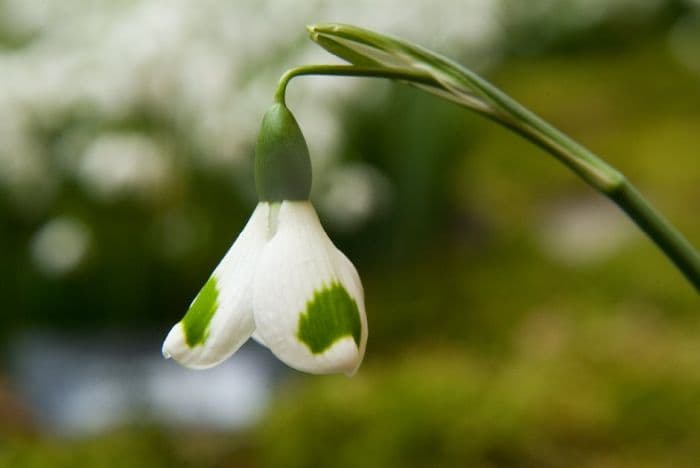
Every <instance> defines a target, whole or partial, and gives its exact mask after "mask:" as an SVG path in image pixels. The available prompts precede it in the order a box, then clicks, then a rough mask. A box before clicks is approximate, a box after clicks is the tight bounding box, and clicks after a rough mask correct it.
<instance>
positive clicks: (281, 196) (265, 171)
mask: <svg viewBox="0 0 700 468" xmlns="http://www.w3.org/2000/svg"><path fill="white" fill-rule="evenodd" d="M255 185H256V188H257V191H258V198H259V199H260V201H267V202H281V201H283V200H308V199H309V192H310V191H311V159H310V157H309V148H308V147H307V145H306V140H305V139H304V135H303V134H302V133H301V129H300V128H299V124H297V121H296V120H295V119H294V116H293V115H292V113H291V112H290V111H289V109H287V107H286V106H285V105H284V104H282V103H279V102H278V103H275V104H273V105H272V107H270V109H269V110H268V111H267V113H266V114H265V117H263V121H262V127H261V129H260V134H259V135H258V142H257V145H256V146H255Z"/></svg>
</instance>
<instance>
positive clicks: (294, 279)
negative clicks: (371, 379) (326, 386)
mask: <svg viewBox="0 0 700 468" xmlns="http://www.w3.org/2000/svg"><path fill="white" fill-rule="evenodd" d="M333 284H336V285H340V286H342V288H343V289H344V291H345V292H347V294H348V295H349V299H350V300H352V301H354V303H355V304H356V305H357V309H358V314H359V319H360V334H359V335H360V336H359V343H356V341H355V339H354V338H353V336H351V335H350V334H347V335H344V336H342V337H339V338H338V339H336V340H334V341H332V344H330V345H329V346H327V347H325V348H324V349H323V351H321V352H318V351H317V352H316V353H314V352H312V350H311V346H310V345H309V344H307V343H305V342H304V341H302V340H301V339H300V317H301V315H302V314H305V313H308V312H307V306H308V304H309V303H310V301H312V300H313V299H314V294H315V293H317V292H319V291H322V290H324V288H327V287H328V286H330V285H333ZM253 311H254V312H253V313H254V317H255V323H256V334H257V335H258V336H259V337H260V338H261V339H262V341H263V342H264V343H265V345H266V346H267V347H268V348H269V349H270V350H271V351H272V352H273V353H274V354H275V355H276V356H277V357H278V358H279V359H280V360H282V361H284V362H285V363H286V364H287V365H289V366H291V367H294V368H296V369H298V370H301V371H304V372H310V373H314V374H327V373H335V372H344V373H346V374H348V375H352V374H353V373H355V371H356V370H357V368H358V367H359V365H360V363H361V362H362V358H363V355H364V351H365V345H366V342H367V319H366V315H365V305H364V294H363V291H362V284H361V283H360V278H359V276H358V274H357V271H356V270H355V267H354V266H353V265H352V263H350V261H349V260H348V259H347V258H346V257H345V256H344V255H343V254H342V253H341V252H340V251H339V250H338V249H337V248H336V247H335V246H334V245H333V243H332V242H331V241H330V239H329V238H328V236H327V235H326V233H325V231H324V230H323V227H322V226H321V223H320V222H319V220H318V216H317V215H316V211H315V210H314V208H313V206H312V205H311V203H309V202H289V201H285V202H282V205H281V207H280V209H279V213H278V217H277V231H276V233H275V235H274V236H273V237H272V239H271V240H270V242H269V243H268V244H267V246H266V247H265V249H264V252H263V254H262V256H261V258H260V261H259V263H258V268H257V270H256V274H255V282H254V285H253Z"/></svg>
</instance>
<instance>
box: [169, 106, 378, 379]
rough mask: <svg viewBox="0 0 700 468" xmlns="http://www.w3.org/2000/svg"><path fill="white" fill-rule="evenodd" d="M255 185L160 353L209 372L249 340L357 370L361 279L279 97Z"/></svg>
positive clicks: (362, 319)
mask: <svg viewBox="0 0 700 468" xmlns="http://www.w3.org/2000/svg"><path fill="white" fill-rule="evenodd" d="M256 185H257V189H258V196H259V199H260V202H259V203H258V205H257V207H256V208H255V210H254V211H253V214H252V215H251V217H250V220H249V221H248V223H247V224H246V226H245V227H244V228H243V230H242V231H241V233H240V235H239V236H238V238H237V239H236V241H235V242H234V243H233V245H232V246H231V248H230V249H229V251H228V253H226V255H225V256H224V258H223V259H222V260H221V262H220V263H219V265H218V266H217V267H216V269H215V270H214V272H213V273H212V275H211V277H210V278H209V280H208V281H207V282H206V284H205V285H204V287H203V288H202V290H201V291H200V292H199V294H198V295H197V297H195V299H194V301H192V304H191V305H190V308H189V310H188V311H187V313H186V314H185V316H184V318H183V319H182V320H181V321H180V322H178V323H177V324H176V325H175V326H174V327H173V328H172V329H171V330H170V333H169V334H168V336H167V338H166V339H165V343H164V344H163V355H164V356H165V357H167V358H171V357H172V358H173V359H175V360H176V361H178V362H179V363H180V364H182V365H184V366H186V367H190V368H193V369H204V368H208V367H212V366H215V365H216V364H219V363H220V362H222V361H223V360H225V359H226V358H228V357H229V356H231V355H232V354H233V353H234V352H236V350H238V348H240V347H241V345H243V343H245V342H246V341H247V340H248V338H250V337H251V336H252V337H253V338H254V339H256V340H257V341H258V342H260V343H261V344H263V345H264V346H267V347H268V348H269V349H270V350H271V351H272V352H273V353H274V354H275V355H276V356H277V357H278V358H279V359H280V360H281V361H283V362H285V363H286V364H287V365H289V366H290V367H293V368H295V369H298V370H300V371H304V372H309V373H313V374H328V373H345V374H348V375H352V374H354V373H355V372H356V371H357V369H358V367H359V366H360V363H361V362H362V358H363V355H364V352H365V345H366V342H367V319H366V315H365V305H364V296H363V290H362V283H361V282H360V278H359V276H358V274H357V271H356V270H355V267H354V266H353V265H352V263H351V262H350V261H349V260H348V259H347V258H346V257H345V255H343V253H342V252H340V251H339V250H338V249H337V248H336V247H335V246H334V245H333V243H332V242H331V240H330V239H329V238H328V236H327V235H326V233H325V231H324V230H323V227H322V226H321V223H320V221H319V219H318V216H317V215H316V211H315V210H314V207H313V206H312V205H311V203H310V202H309V199H308V198H309V191H310V188H311V163H310V159H309V151H308V148H307V145H306V141H305V140H304V136H303V135H302V133H301V130H300V129H299V126H298V124H297V122H296V120H295V119H294V117H293V115H292V114H291V112H290V111H289V110H288V109H287V108H286V107H285V106H284V104H282V103H276V104H274V105H273V106H272V108H271V109H270V110H269V111H268V112H267V114H266V115H265V117H264V119H263V124H262V129H261V131H260V136H259V138H258V143H257V147H256Z"/></svg>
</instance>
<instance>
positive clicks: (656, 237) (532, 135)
mask: <svg viewBox="0 0 700 468" xmlns="http://www.w3.org/2000/svg"><path fill="white" fill-rule="evenodd" d="M527 112H529V111H527ZM495 120H498V121H499V123H502V124H503V125H505V126H507V127H508V128H509V129H511V130H513V131H514V132H516V133H518V134H520V135H521V136H523V137H525V138H527V139H528V140H530V141H531V142H533V143H535V144H536V145H537V146H539V147H540V148H542V149H544V150H546V151H547V152H548V153H550V154H552V155H553V156H555V157H556V158H557V159H559V160H560V161H562V162H563V163H564V164H566V165H568V166H569V167H571V168H572V169H573V170H574V171H575V172H576V173H577V174H579V175H581V176H582V178H583V179H584V180H586V182H588V183H589V184H590V185H591V186H593V187H594V188H595V189H597V190H598V191H600V192H601V193H603V194H604V195H605V196H607V197H608V198H609V199H610V200H612V201H613V202H614V203H615V204H617V205H618V206H619V207H620V208H621V209H622V210H623V211H624V212H625V213H627V215H628V216H629V217H630V218H632V220H633V221H634V222H635V223H636V224H637V226H639V228H640V229H641V230H642V231H643V232H644V233H646V234H647V236H649V238H650V239H651V240H652V241H653V242H654V243H655V244H656V245H657V246H658V247H659V248H660V249H661V250H662V251H663V252H664V253H665V254H666V255H667V256H668V258H669V259H670V260H671V261H672V262H673V263H674V264H675V265H676V267H678V269H679V270H680V271H681V272H682V273H683V275H685V277H686V278H687V279H688V281H690V282H691V283H692V284H693V285H694V286H695V289H696V290H697V291H698V292H700V254H698V252H697V250H695V248H694V247H693V246H692V245H691V244H690V242H688V240H687V239H686V238H685V237H684V236H683V235H682V234H681V233H680V232H679V231H678V230H677V229H676V228H675V227H674V226H673V225H672V224H671V223H670V222H669V221H668V220H667V219H666V218H665V217H664V216H663V215H662V214H661V213H659V212H658V211H657V210H656V209H655V208H654V207H653V206H652V205H651V203H649V201H648V200H646V199H645V198H644V196H643V195H642V194H641V193H640V192H639V190H637V188H636V187H635V186H634V185H632V184H631V183H630V182H629V180H627V178H625V176H624V175H622V174H621V173H620V172H619V171H617V170H616V169H615V168H613V167H612V166H609V165H608V164H607V163H605V162H604V161H602V160H600V159H599V158H598V157H597V156H595V155H594V154H593V153H591V152H590V151H588V150H587V149H586V148H584V147H582V146H581V145H579V144H578V143H576V142H575V141H573V140H571V139H570V138H569V137H568V136H566V135H564V134H563V133H561V132H560V131H559V130H557V129H555V128H554V127H551V126H550V125H548V124H546V123H545V125H546V126H543V125H541V123H542V121H541V119H540V118H539V117H537V116H536V115H534V114H532V115H531V116H529V117H528V119H527V121H528V123H531V124H533V123H534V124H540V125H532V126H528V125H525V126H523V125H519V124H516V123H514V122H512V121H509V122H505V121H503V120H500V119H495ZM538 121H540V122H538ZM583 157H586V158H589V159H590V158H592V159H591V161H592V162H593V163H594V165H595V167H597V168H599V169H600V170H601V173H600V175H601V177H593V178H591V177H589V173H588V172H586V171H584V174H582V172H581V171H580V170H579V169H580V168H579V167H576V166H575V165H572V164H570V162H571V161H572V160H574V161H575V160H577V159H578V158H583Z"/></svg>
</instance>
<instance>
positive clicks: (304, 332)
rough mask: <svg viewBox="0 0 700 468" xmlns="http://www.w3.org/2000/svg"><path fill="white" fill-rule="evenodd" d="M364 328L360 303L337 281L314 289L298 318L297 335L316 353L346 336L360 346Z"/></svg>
mask: <svg viewBox="0 0 700 468" xmlns="http://www.w3.org/2000/svg"><path fill="white" fill-rule="evenodd" d="M361 331H362V323H361V322H360V311H359V310H358V308H357V302H355V300H354V299H353V298H352V297H350V294H348V292H347V291H346V290H345V288H344V287H343V286H342V285H341V284H340V283H337V282H334V283H331V285H330V286H326V287H324V288H323V289H321V290H320V291H315V292H314V297H313V298H311V300H310V301H309V302H307V303H306V312H305V313H302V314H301V316H300V317H299V331H298V332H297V337H298V338H299V339H300V340H301V341H302V342H303V343H304V344H306V346H308V347H309V349H310V350H311V352H312V353H313V354H319V353H322V352H323V351H325V350H326V349H328V348H330V346H331V345H332V344H333V343H335V342H336V341H337V340H339V339H341V338H343V337H346V336H352V338H353V340H355V344H356V345H357V346H358V347H359V346H360V333H361Z"/></svg>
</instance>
